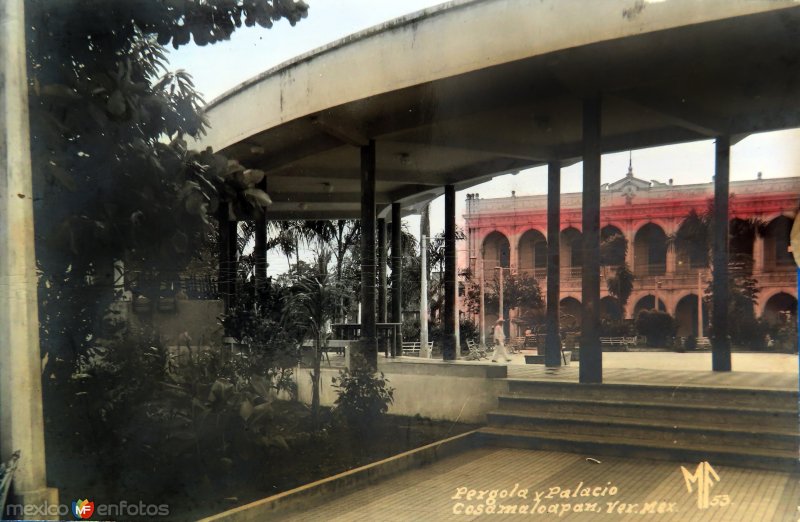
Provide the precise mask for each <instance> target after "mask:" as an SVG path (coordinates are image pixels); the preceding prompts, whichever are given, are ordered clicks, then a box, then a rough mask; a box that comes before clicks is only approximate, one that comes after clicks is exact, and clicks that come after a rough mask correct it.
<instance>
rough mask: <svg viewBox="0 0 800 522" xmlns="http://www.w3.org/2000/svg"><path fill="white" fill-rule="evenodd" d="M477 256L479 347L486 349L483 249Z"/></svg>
mask: <svg viewBox="0 0 800 522" xmlns="http://www.w3.org/2000/svg"><path fill="white" fill-rule="evenodd" d="M479 254H480V255H479V256H478V266H479V267H480V272H479V273H478V284H479V285H480V300H481V301H480V319H479V324H480V330H481V342H480V345H481V346H482V347H486V302H485V297H486V281H485V279H486V267H485V266H484V264H483V249H482V248H481V249H480V252H479Z"/></svg>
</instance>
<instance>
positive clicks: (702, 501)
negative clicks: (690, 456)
mask: <svg viewBox="0 0 800 522" xmlns="http://www.w3.org/2000/svg"><path fill="white" fill-rule="evenodd" d="M681 471H682V472H683V480H684V481H685V482H686V489H687V490H688V491H689V493H692V491H693V489H696V490H697V507H698V508H700V509H708V507H709V506H710V505H711V504H710V500H709V492H710V491H711V488H712V487H714V483H715V482H719V475H717V472H716V471H714V468H712V467H711V464H709V463H708V462H701V463H700V464H698V466H697V469H696V470H695V471H694V473H691V472H690V471H689V470H688V469H686V468H685V467H683V466H681Z"/></svg>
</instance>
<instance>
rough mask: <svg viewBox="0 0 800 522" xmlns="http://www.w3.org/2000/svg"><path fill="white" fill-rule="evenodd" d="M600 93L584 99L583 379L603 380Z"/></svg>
mask: <svg viewBox="0 0 800 522" xmlns="http://www.w3.org/2000/svg"><path fill="white" fill-rule="evenodd" d="M600 107H601V101H600V96H599V95H598V96H595V97H592V98H587V99H586V100H584V102H583V234H582V235H583V267H582V275H581V279H582V281H581V282H582V285H581V289H582V292H581V294H582V295H581V297H582V299H581V301H582V303H581V308H582V310H581V313H582V321H581V346H580V356H581V357H580V382H582V383H599V382H602V381H603V352H602V350H601V347H600V155H601V154H600V150H601V149H600V125H601V121H600V113H601V111H600Z"/></svg>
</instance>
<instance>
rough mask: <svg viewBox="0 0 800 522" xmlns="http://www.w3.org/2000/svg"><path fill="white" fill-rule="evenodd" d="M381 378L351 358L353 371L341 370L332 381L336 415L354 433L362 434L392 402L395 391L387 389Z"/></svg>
mask: <svg viewBox="0 0 800 522" xmlns="http://www.w3.org/2000/svg"><path fill="white" fill-rule="evenodd" d="M388 382H389V381H388V380H387V379H386V377H385V376H384V374H383V372H381V373H380V374H376V373H374V372H373V371H372V370H371V369H370V368H369V366H368V365H367V363H366V361H364V360H359V359H358V358H357V357H354V358H353V360H352V369H348V368H344V369H343V370H341V371H340V372H339V377H338V378H337V377H334V378H333V387H334V388H336V392H337V393H338V395H339V397H338V398H337V399H336V401H335V403H334V404H335V411H336V413H337V414H339V415H341V417H342V419H343V420H344V421H345V422H346V423H347V425H348V426H349V427H350V428H351V429H352V430H353V431H355V432H357V433H361V434H365V433H367V432H369V431H370V428H372V426H374V424H375V422H376V421H377V420H378V419H379V418H380V417H381V415H383V414H384V413H386V412H387V411H389V404H391V403H392V402H393V401H394V388H390V387H389V386H387V383H388Z"/></svg>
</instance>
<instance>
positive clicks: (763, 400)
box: [506, 379, 798, 409]
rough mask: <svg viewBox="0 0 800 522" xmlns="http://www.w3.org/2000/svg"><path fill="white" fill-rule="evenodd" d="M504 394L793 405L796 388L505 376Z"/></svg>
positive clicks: (794, 404)
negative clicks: (573, 380)
mask: <svg viewBox="0 0 800 522" xmlns="http://www.w3.org/2000/svg"><path fill="white" fill-rule="evenodd" d="M506 381H507V383H508V395H511V396H523V397H537V398H570V399H581V400H595V399H596V400H617V401H628V402H648V403H658V404H694V405H706V406H737V407H739V406H751V407H758V408H760V407H764V406H768V407H776V405H778V406H777V407H778V408H785V409H790V408H792V407H794V408H796V407H797V399H798V394H797V391H789V390H765V389H753V388H717V387H706V386H691V385H685V386H670V385H651V384H647V385H645V384H616V383H603V384H578V383H572V382H555V381H534V380H529V379H506Z"/></svg>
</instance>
